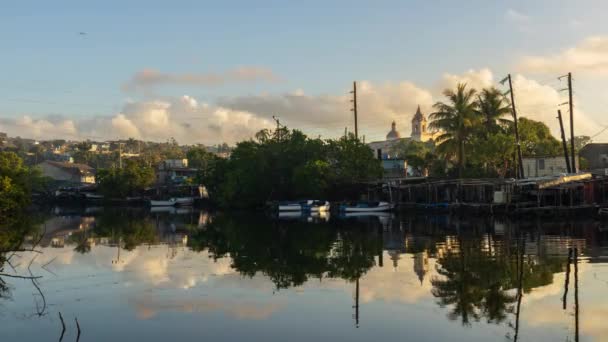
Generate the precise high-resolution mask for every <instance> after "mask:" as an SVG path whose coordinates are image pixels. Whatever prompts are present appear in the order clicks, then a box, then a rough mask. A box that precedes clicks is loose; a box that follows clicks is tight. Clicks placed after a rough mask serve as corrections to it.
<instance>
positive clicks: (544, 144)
mask: <svg viewBox="0 0 608 342" xmlns="http://www.w3.org/2000/svg"><path fill="white" fill-rule="evenodd" d="M518 128H519V140H520V144H521V148H522V155H523V156H524V157H549V156H559V155H561V153H562V147H561V144H560V143H559V141H558V140H557V139H555V137H553V135H551V131H550V130H549V127H547V125H545V124H544V123H543V122H540V121H534V120H531V119H527V118H524V117H522V118H519V119H518Z"/></svg>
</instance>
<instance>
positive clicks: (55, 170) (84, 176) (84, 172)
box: [38, 160, 95, 183]
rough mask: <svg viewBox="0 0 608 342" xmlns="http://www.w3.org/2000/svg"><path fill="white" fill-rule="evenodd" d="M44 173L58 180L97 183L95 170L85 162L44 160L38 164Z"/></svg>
mask: <svg viewBox="0 0 608 342" xmlns="http://www.w3.org/2000/svg"><path fill="white" fill-rule="evenodd" d="M38 167H39V168H40V169H41V170H42V175H43V176H45V177H49V178H51V179H53V180H56V181H64V182H71V183H95V170H94V169H93V168H92V167H90V166H88V165H85V164H75V163H67V162H57V161H50V160H47V161H44V162H42V163H40V164H38Z"/></svg>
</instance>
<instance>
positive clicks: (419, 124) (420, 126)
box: [411, 106, 436, 142]
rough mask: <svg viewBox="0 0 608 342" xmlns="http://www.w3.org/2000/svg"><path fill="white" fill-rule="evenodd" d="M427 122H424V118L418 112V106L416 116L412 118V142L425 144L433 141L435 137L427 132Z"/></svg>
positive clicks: (434, 134)
mask: <svg viewBox="0 0 608 342" xmlns="http://www.w3.org/2000/svg"><path fill="white" fill-rule="evenodd" d="M428 128H429V126H428V122H427V120H426V116H424V114H422V112H421V111H420V106H418V109H417V110H416V114H414V117H413V118H412V134H411V137H412V140H414V141H421V142H426V141H429V140H433V139H434V138H435V136H436V133H432V132H430V131H429V130H428Z"/></svg>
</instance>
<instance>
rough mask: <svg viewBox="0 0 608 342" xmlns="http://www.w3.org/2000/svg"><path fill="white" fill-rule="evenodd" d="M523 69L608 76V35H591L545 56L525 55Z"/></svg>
mask: <svg viewBox="0 0 608 342" xmlns="http://www.w3.org/2000/svg"><path fill="white" fill-rule="evenodd" d="M519 68H520V69H521V70H522V71H526V72H531V73H550V74H556V75H561V74H563V73H565V72H567V71H571V72H577V73H584V74H586V75H595V76H608V36H594V37H589V38H586V39H584V40H583V41H581V42H580V43H578V44H577V45H576V46H574V47H570V48H567V49H565V50H563V51H560V52H559V53H556V54H552V55H545V56H525V57H523V58H522V59H521V61H520V63H519Z"/></svg>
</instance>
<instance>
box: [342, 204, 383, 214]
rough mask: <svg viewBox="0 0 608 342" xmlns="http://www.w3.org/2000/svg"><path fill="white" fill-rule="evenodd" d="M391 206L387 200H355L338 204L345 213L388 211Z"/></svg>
mask: <svg viewBox="0 0 608 342" xmlns="http://www.w3.org/2000/svg"><path fill="white" fill-rule="evenodd" d="M393 208H394V206H393V205H392V204H391V203H388V202H356V203H349V204H343V205H341V206H340V210H341V211H344V212H347V213H363V212H378V211H389V210H392V209H393Z"/></svg>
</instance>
